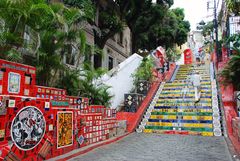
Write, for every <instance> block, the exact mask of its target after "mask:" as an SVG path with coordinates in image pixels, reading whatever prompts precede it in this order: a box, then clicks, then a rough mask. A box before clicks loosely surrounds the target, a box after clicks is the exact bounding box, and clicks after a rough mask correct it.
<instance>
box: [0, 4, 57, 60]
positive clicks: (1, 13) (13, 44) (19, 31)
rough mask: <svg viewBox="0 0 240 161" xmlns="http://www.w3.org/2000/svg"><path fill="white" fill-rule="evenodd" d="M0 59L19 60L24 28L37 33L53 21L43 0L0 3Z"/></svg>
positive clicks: (51, 12)
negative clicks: (15, 58)
mask: <svg viewBox="0 0 240 161" xmlns="http://www.w3.org/2000/svg"><path fill="white" fill-rule="evenodd" d="M0 19H1V20H0V21H1V23H0V51H1V55H0V57H1V58H3V59H10V60H11V59H12V58H13V56H14V57H15V56H16V57H17V58H18V60H21V58H22V57H21V53H20V50H19V49H20V48H21V47H22V46H23V44H24V32H25V31H26V27H30V28H32V29H33V30H34V31H36V32H38V31H40V30H42V29H44V28H47V27H48V26H49V24H51V23H52V21H53V20H54V19H55V17H54V13H53V11H52V10H51V8H50V7H49V6H48V5H47V4H46V3H45V1H44V0H16V1H11V0H2V1H0Z"/></svg>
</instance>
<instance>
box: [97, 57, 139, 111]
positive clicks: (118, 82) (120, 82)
mask: <svg viewBox="0 0 240 161" xmlns="http://www.w3.org/2000/svg"><path fill="white" fill-rule="evenodd" d="M142 59H143V58H142V57H141V56H140V55H138V54H133V55H132V56H130V57H128V58H127V59H126V60H125V61H123V62H122V63H120V64H119V65H118V66H116V67H115V68H113V69H112V70H110V71H109V72H108V73H107V74H105V75H104V76H103V77H102V78H101V80H102V81H103V83H104V84H106V85H109V86H112V88H110V89H109V92H110V93H111V94H112V95H114V97H113V98H112V100H111V103H112V104H111V108H113V109H116V108H117V107H118V106H119V105H120V104H121V102H123V101H124V94H125V93H128V92H129V91H130V90H131V89H132V88H133V78H132V77H131V75H132V74H133V73H134V71H135V70H136V69H137V68H138V66H139V65H140V63H141V61H142Z"/></svg>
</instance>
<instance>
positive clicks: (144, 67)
mask: <svg viewBox="0 0 240 161" xmlns="http://www.w3.org/2000/svg"><path fill="white" fill-rule="evenodd" d="M152 69H153V60H152V59H148V58H147V57H145V58H143V60H142V63H141V64H140V66H139V67H138V68H137V70H136V72H135V73H134V74H133V75H132V77H133V82H134V84H135V85H136V84H137V83H138V82H139V81H140V80H146V81H151V80H152V77H153V73H152Z"/></svg>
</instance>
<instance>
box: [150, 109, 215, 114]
mask: <svg viewBox="0 0 240 161" xmlns="http://www.w3.org/2000/svg"><path fill="white" fill-rule="evenodd" d="M152 112H201V113H202V112H211V113H212V112H213V110H212V109H153V110H152Z"/></svg>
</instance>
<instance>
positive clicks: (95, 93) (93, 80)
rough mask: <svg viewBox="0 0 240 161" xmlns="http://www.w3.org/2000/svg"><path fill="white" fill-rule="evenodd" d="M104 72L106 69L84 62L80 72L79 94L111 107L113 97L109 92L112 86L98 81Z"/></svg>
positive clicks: (95, 102)
mask: <svg viewBox="0 0 240 161" xmlns="http://www.w3.org/2000/svg"><path fill="white" fill-rule="evenodd" d="M104 73H106V70H105V69H103V68H98V69H94V67H93V66H92V65H91V63H84V66H83V70H82V72H81V73H80V86H79V87H80V88H79V95H80V96H85V97H88V98H91V100H92V103H93V104H96V105H104V106H106V107H109V105H110V100H111V98H112V97H113V96H112V95H110V93H109V92H108V89H109V88H110V87H109V86H106V85H104V84H102V83H98V81H97V80H98V79H99V78H100V77H101V76H102V75H103V74H104Z"/></svg>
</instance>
